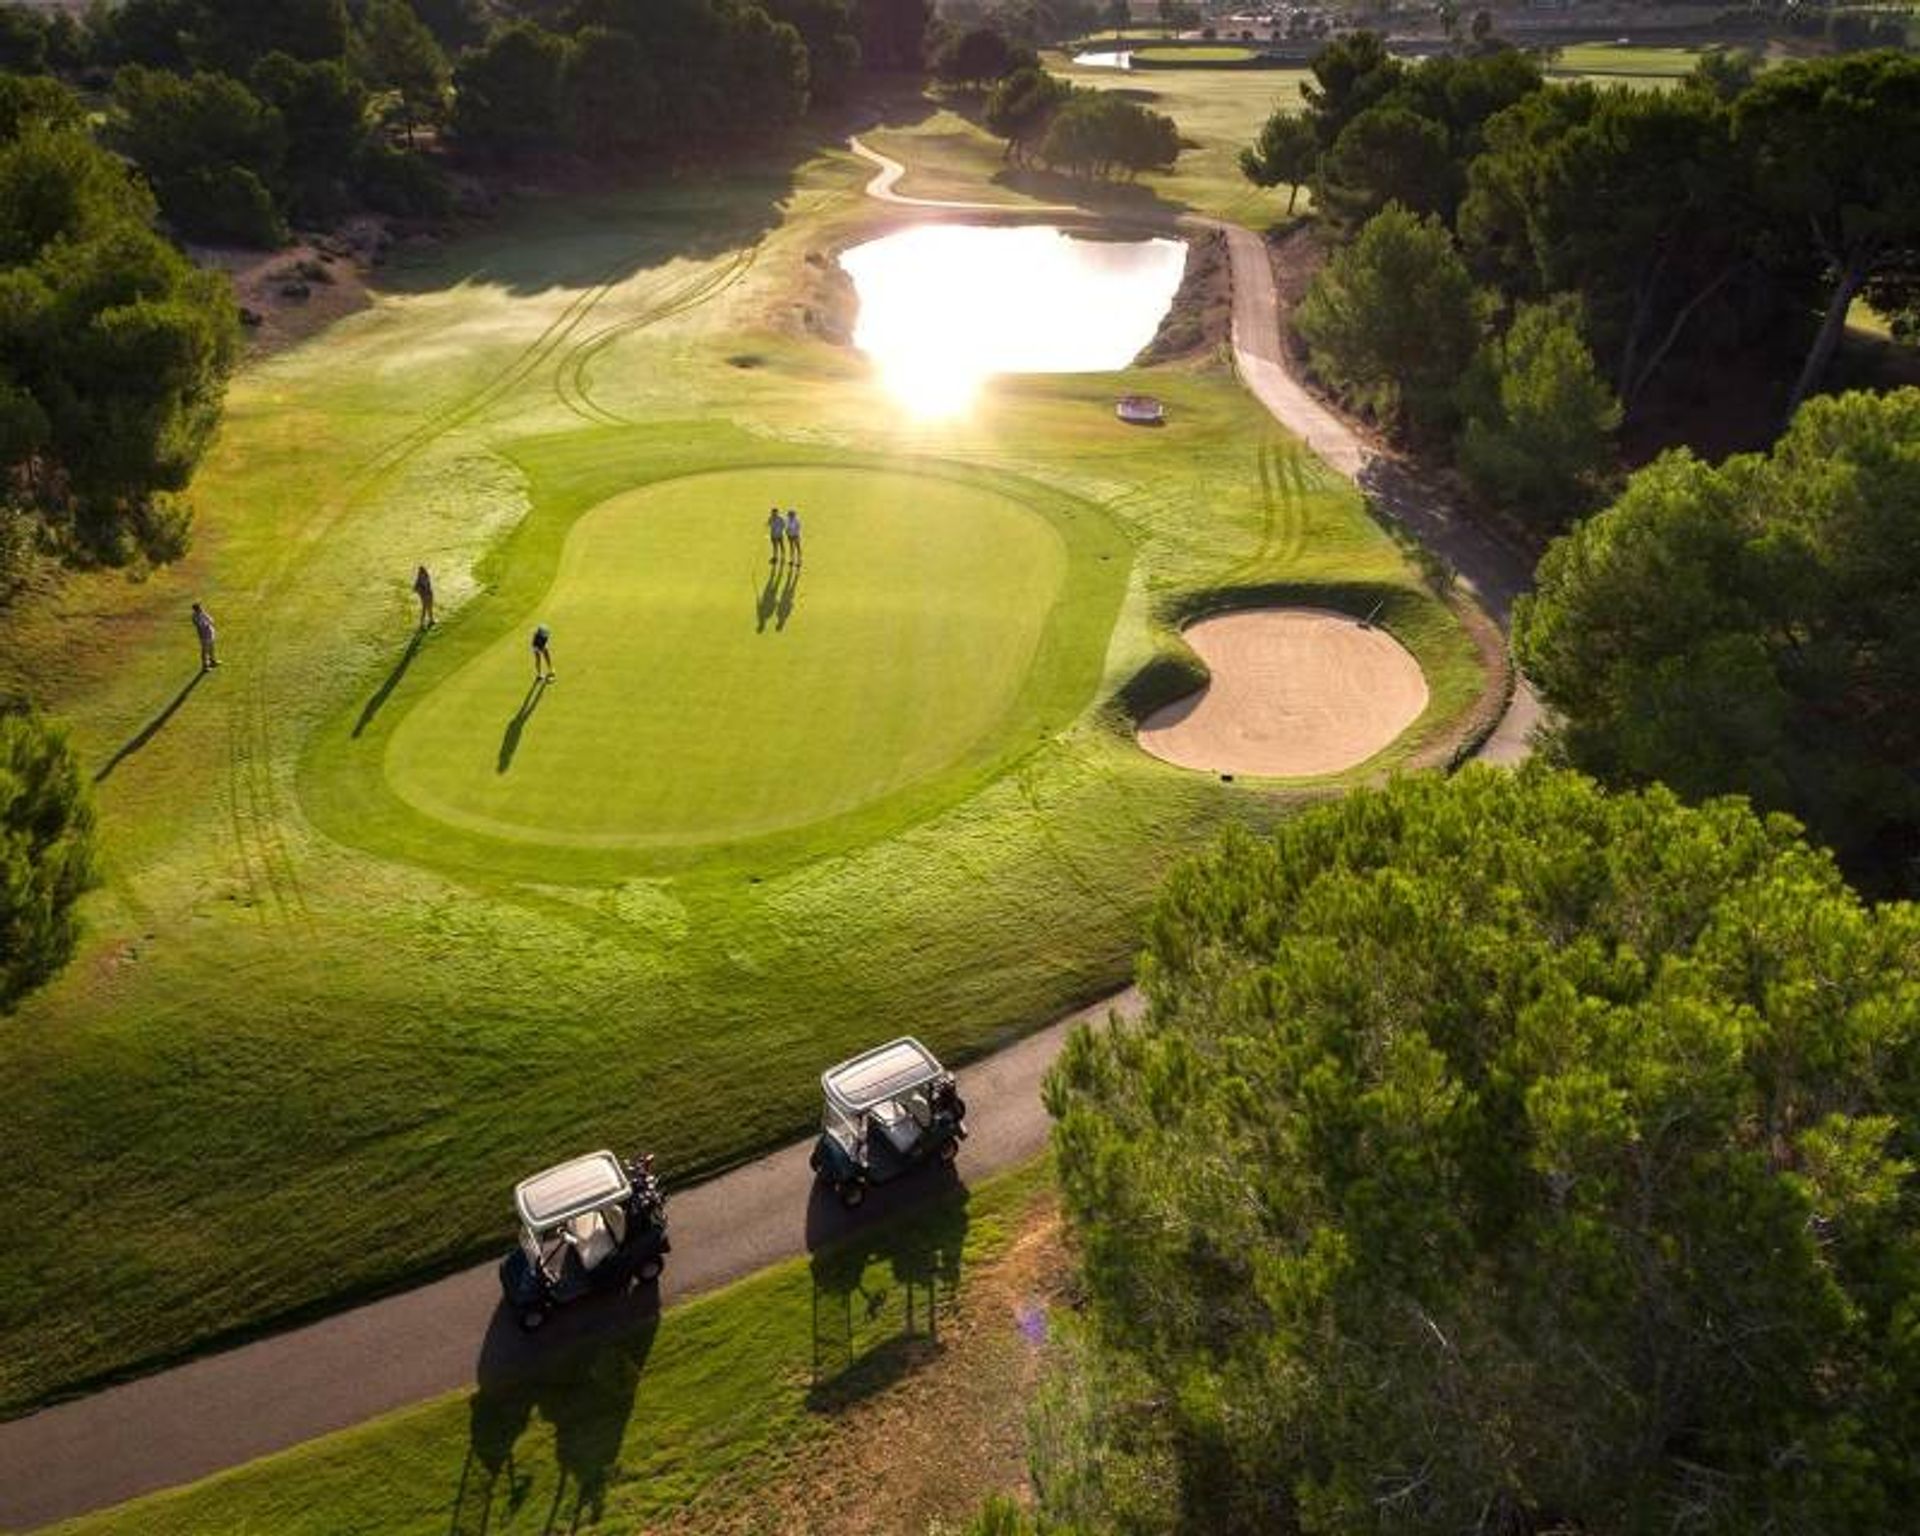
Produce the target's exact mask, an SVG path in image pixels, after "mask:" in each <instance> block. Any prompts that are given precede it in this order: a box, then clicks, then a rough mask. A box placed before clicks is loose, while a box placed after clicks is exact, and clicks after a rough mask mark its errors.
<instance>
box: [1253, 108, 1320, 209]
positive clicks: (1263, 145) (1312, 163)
mask: <svg viewBox="0 0 1920 1536" xmlns="http://www.w3.org/2000/svg"><path fill="white" fill-rule="evenodd" d="M1319 161H1320V137H1319V135H1318V134H1316V133H1315V132H1314V129H1313V124H1312V123H1311V122H1309V121H1308V120H1307V119H1306V118H1305V117H1303V116H1302V115H1301V114H1300V113H1298V112H1289V111H1287V110H1286V109H1285V108H1281V109H1279V110H1277V111H1275V112H1274V113H1273V114H1272V115H1271V116H1270V117H1268V119H1267V120H1266V122H1265V123H1263V124H1262V125H1261V127H1260V136H1259V137H1258V138H1257V139H1255V140H1254V141H1253V145H1252V147H1251V148H1248V149H1243V150H1241V151H1240V174H1241V175H1242V176H1244V177H1246V178H1247V180H1248V181H1250V182H1252V183H1253V184H1254V185H1255V186H1256V187H1279V186H1284V187H1285V188H1286V189H1287V212H1288V213H1289V214H1291V213H1292V212H1293V205H1294V203H1295V202H1296V201H1298V199H1299V197H1300V189H1301V188H1302V187H1303V186H1305V185H1306V184H1307V183H1308V181H1309V180H1311V179H1312V177H1313V173H1314V168H1315V167H1316V166H1317V165H1318V164H1319Z"/></svg>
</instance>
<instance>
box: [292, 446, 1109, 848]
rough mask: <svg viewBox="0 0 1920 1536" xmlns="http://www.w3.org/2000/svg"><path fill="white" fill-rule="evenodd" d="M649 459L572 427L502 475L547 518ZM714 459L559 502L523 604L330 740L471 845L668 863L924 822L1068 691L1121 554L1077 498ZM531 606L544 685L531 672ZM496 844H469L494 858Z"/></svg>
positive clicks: (953, 476) (1083, 676)
mask: <svg viewBox="0 0 1920 1536" xmlns="http://www.w3.org/2000/svg"><path fill="white" fill-rule="evenodd" d="M648 447H649V435H648V434H646V433H644V432H636V431H632V430H627V431H609V432H603V433H591V432H590V433H577V434H570V435H569V436H568V437H566V438H564V439H562V440H560V441H559V442H556V443H554V444H552V445H551V448H550V450H549V452H548V453H547V455H546V457H545V458H544V459H537V460H536V459H531V458H529V459H523V460H522V462H523V463H534V462H539V463H543V464H545V465H547V466H548V467H547V469H545V470H544V471H543V472H542V474H541V476H540V478H539V480H538V482H537V483H538V484H539V485H540V486H541V487H542V489H543V491H545V492H546V493H545V494H541V495H539V496H538V497H537V498H536V500H537V503H538V504H539V505H540V506H541V507H542V509H543V511H544V512H549V513H551V514H552V515H553V517H554V519H555V520H556V521H560V522H567V521H569V520H568V519H566V518H565V517H564V515H563V514H562V512H561V511H560V510H559V509H571V508H575V507H578V506H580V505H581V503H582V502H585V501H590V500H591V499H592V498H593V497H594V496H595V495H597V494H598V492H599V490H601V489H603V488H604V487H606V486H607V485H608V484H631V483H633V478H632V476H630V475H628V474H625V473H623V472H622V471H623V469H624V467H625V466H626V464H627V463H628V462H630V461H637V466H638V467H636V470H635V473H636V474H638V473H644V466H645V465H646V463H647V449H648ZM727 449H728V450H730V451H722V452H720V453H719V454H718V455H717V457H716V459H715V461H714V463H715V467H714V468H713V469H711V470H709V471H707V472H704V473H701V472H695V473H690V474H684V475H679V476H676V477H674V478H671V479H667V480H663V481H660V482H658V483H656V484H653V485H649V486H646V487H645V488H643V489H639V490H630V491H626V492H624V493H621V494H616V495H614V496H613V497H611V498H610V499H607V500H603V501H598V502H597V503H594V504H593V505H591V506H590V507H588V508H587V509H586V510H584V511H581V512H579V513H578V515H577V516H576V517H575V518H573V519H571V520H570V526H569V527H568V528H567V530H566V532H565V534H564V544H562V545H561V546H560V547H559V549H558V550H557V556H558V562H557V564H558V568H557V570H553V571H552V582H551V585H550V586H548V587H547V588H546V590H545V591H544V592H543V593H541V594H540V595H539V597H538V600H537V601H536V602H535V603H534V604H533V605H532V606H531V607H530V608H528V609H527V610H525V611H524V612H522V613H521V614H519V615H511V614H510V612H509V604H508V602H507V601H506V595H505V593H504V591H503V592H501V593H500V594H498V595H499V596H500V597H501V599H502V600H501V601H500V602H499V603H497V604H495V605H494V606H495V608H496V609H497V610H498V617H499V620H500V622H499V623H496V624H494V625H491V626H487V627H484V628H483V627H482V626H479V625H473V626H469V628H468V631H467V632H464V633H461V634H459V635H457V636H450V637H447V638H449V639H451V640H452V641H453V642H454V643H453V645H452V646H451V647H450V650H449V653H448V654H446V655H437V656H435V657H434V658H433V666H432V671H431V672H429V671H428V664H426V663H416V664H415V665H416V668H417V669H418V670H419V671H420V672H421V674H422V675H421V676H420V677H419V679H418V680H417V681H416V683H415V689H416V692H418V693H421V694H422V695H423V696H422V697H421V698H420V701H419V702H418V703H417V704H415V705H414V707H413V708H412V710H411V711H410V712H408V713H407V714H406V715H405V717H404V718H403V719H402V720H401V722H400V723H399V725H398V726H397V728H395V729H394V730H393V732H392V735H391V738H390V739H388V740H384V741H383V740H382V739H381V737H380V734H379V733H378V732H374V731H368V732H365V733H363V734H362V735H361V736H360V737H358V738H354V741H355V744H354V746H353V747H352V749H351V750H353V751H356V752H358V753H359V754H360V755H361V756H362V757H363V758H365V759H370V760H378V761H380V764H381V767H382V769H383V770H384V775H385V777H386V778H387V779H388V780H389V781H390V783H391V785H392V787H393V790H394V792H395V793H396V794H397V795H398V797H399V798H400V799H401V800H402V801H404V802H405V803H406V805H407V807H410V808H411V809H413V810H415V811H419V812H424V813H425V814H426V815H428V816H429V817H431V818H432V819H434V820H436V821H439V822H444V823H447V824H449V825H451V826H454V827H458V828H460V829H462V830H464V831H468V832H471V833H474V834H477V835H478V839H479V841H480V842H481V843H482V844H483V845H484V844H486V843H489V842H491V841H493V840H503V841H505V842H507V843H510V844H532V845H535V846H536V847H538V848H539V849H540V850H541V854H540V858H541V859H543V860H544V859H547V858H550V857H551V852H552V850H554V849H556V848H559V847H566V848H569V849H574V848H577V849H593V850H601V851H604V852H605V853H607V854H609V855H614V854H617V853H618V852H621V851H625V852H628V853H629V854H631V855H634V857H630V858H628V859H627V860H626V861H625V863H626V864H627V865H628V866H629V868H630V869H635V868H637V869H645V868H646V867H647V863H646V861H645V859H644V858H643V857H639V856H640V855H643V854H644V853H645V852H646V851H648V850H662V851H672V852H673V853H675V854H678V855H681V856H682V858H681V862H684V860H685V856H698V855H701V854H704V853H705V852H706V851H707V850H708V849H710V848H712V847H713V846H714V845H716V844H729V843H733V844H739V843H745V842H749V841H756V840H758V839H761V838H765V837H769V836H773V835H777V834H780V833H785V832H792V831H795V830H797V829H801V828H808V829H810V835H818V829H817V828H815V827H814V824H815V823H819V822H824V821H827V820H829V819H831V818H855V817H860V816H862V814H863V813H864V814H865V822H866V824H869V825H870V824H871V823H872V820H873V812H874V810H875V808H876V806H877V805H878V806H882V807H884V808H888V809H890V810H891V812H892V818H893V819H895V820H897V819H899V818H900V817H902V816H910V815H911V814H913V813H916V812H917V813H918V814H921V815H924V814H925V812H926V810H927V809H928V808H930V807H932V806H935V805H937V804H939V803H940V800H941V799H943V798H951V796H952V794H953V793H954V792H955V791H956V790H959V789H964V788H965V787H966V786H967V785H968V784H969V783H971V782H973V781H975V780H977V779H978V778H979V777H980V775H981V774H982V773H983V772H984V771H989V770H990V769H991V767H992V766H993V765H995V764H997V763H999V762H1001V761H1003V760H1004V759H1005V758H1006V757H1007V756H1008V753H1009V751H1010V750H1012V751H1014V752H1016V753H1018V754H1021V755H1024V753H1025V752H1026V750H1027V747H1028V744H1029V742H1030V741H1031V740H1032V739H1033V737H1034V736H1035V735H1036V734H1037V733H1048V734H1050V733H1051V732H1052V731H1054V730H1057V729H1060V728H1061V727H1063V726H1066V725H1068V724H1070V723H1071V722H1072V720H1073V719H1074V717H1075V716H1076V715H1078V714H1079V713H1080V711H1081V710H1082V709H1083V708H1084V707H1085V706H1086V703H1087V701H1088V699H1089V697H1090V696H1091V694H1092V692H1093V689H1094V687H1095V685H1096V684H1097V683H1098V682H1099V679H1100V673H1101V662H1102V657H1103V653H1104V651H1105V646H1106V637H1107V634H1108V632H1109V631H1110V630H1111V628H1112V624H1113V618H1114V614H1115V612H1116V610H1117V609H1118V606H1119V602H1120V599H1121V596H1122V595H1123V593H1124V591H1125V587H1126V577H1127V569H1128V563H1129V562H1128V559H1127V553H1128V549H1127V544H1126V541H1125V540H1124V539H1123V538H1122V537H1121V535H1120V534H1119V532H1118V530H1117V529H1115V528H1114V527H1113V526H1112V525H1111V524H1109V523H1107V522H1106V520H1105V519H1104V518H1103V517H1102V516H1101V515H1100V513H1099V510H1098V509H1097V508H1096V507H1094V506H1092V505H1090V504H1086V503H1074V502H1071V501H1070V500H1068V499H1067V498H1064V497H1060V496H1058V495H1057V494H1055V495H1050V494H1048V493H1046V492H1045V491H1044V490H1043V489H1042V488H1041V487H1039V486H1031V487H1029V488H1027V490H1026V492H1025V494H1024V499H1020V500H1016V499H1015V497H1014V495H1012V494H1009V493H1008V492H1007V491H1006V490H1003V489H1000V488H998V487H997V486H995V485H994V484H993V483H992V482H990V481H988V480H987V479H986V478H985V477H983V476H982V475H981V474H980V473H979V472H978V471H950V472H948V473H947V474H939V473H933V472H926V473H913V474H909V473H903V472H901V471H898V470H893V469H887V468H884V467H870V466H855V465H852V464H844V463H809V462H806V461H805V460H804V459H802V460H801V461H800V462H797V463H796V462H785V463H779V462H776V463H771V464H768V465H766V466H764V467H761V468H745V467H741V466H742V462H743V461H746V462H751V460H752V459H753V458H754V457H756V455H755V453H754V451H753V449H752V448H751V447H750V446H748V445H743V444H739V443H733V444H729V445H727ZM556 460H557V461H558V463H557V464H556V463H555V461H556ZM562 480H565V482H566V484H565V488H564V489H562V488H560V485H559V482H561V481H562ZM549 486H552V487H553V489H551V490H547V489H546V488H547V487H549ZM776 502H777V503H779V504H781V505H783V506H788V505H797V506H799V507H801V508H804V509H805V514H806V518H807V522H808V532H807V550H808V553H809V554H810V555H811V559H810V560H809V561H808V562H807V563H806V564H805V565H804V566H797V565H793V564H791V563H786V564H783V565H781V566H779V567H776V566H774V565H773V564H771V563H770V561H769V558H768V545H767V539H766V535H765V532H764V528H763V520H764V509H765V508H767V507H768V506H769V505H770V504H773V503H776ZM536 522H537V520H536V519H530V520H529V524H530V526H529V527H528V528H527V529H525V530H524V531H523V534H522V536H521V538H520V540H518V541H517V542H516V549H515V558H514V560H513V561H512V562H511V567H510V568H511V569H512V570H513V571H514V572H515V574H516V575H519V576H521V579H520V580H518V581H517V582H516V584H515V585H516V588H517V589H518V590H522V591H528V592H533V591H536V590H537V589H538V586H539V582H540V579H541V577H542V576H543V575H545V574H547V571H548V569H549V567H548V566H547V563H546V562H544V561H541V560H539V559H537V558H536V557H535V555H534V553H533V550H532V549H531V548H529V546H531V545H535V544H538V543H541V542H544V543H545V544H546V545H548V546H552V545H553V544H554V543H555V542H556V541H557V539H558V538H559V537H560V535H559V534H558V533H557V532H554V533H548V531H547V530H545V529H542V528H539V527H537V526H533V525H534V524H535V523H536ZM542 533H548V536H547V537H546V538H545V540H544V541H542V540H541V539H540V537H539V536H540V535H541V534H542ZM1103 555H1104V556H1106V557H1107V558H1105V559H1102V558H1101V557H1102V556H1103ZM1116 557H1117V558H1116ZM522 573H524V574H522ZM535 616H538V619H539V620H540V621H541V622H545V623H547V624H549V625H550V626H551V628H552V630H553V632H554V636H555V639H554V646H555V648H556V659H555V665H556V667H558V666H560V665H562V664H563V663H564V667H565V677H564V683H556V684H554V685H552V686H550V687H534V686H532V685H531V684H530V681H529V675H530V668H531V663H530V659H529V650H528V645H527V632H528V631H529V630H530V629H531V627H532V624H533V622H534V621H535ZM516 619H517V622H515V620H516ZM441 638H442V637H441V636H439V635H437V634H436V635H435V636H434V637H433V643H434V644H435V645H436V646H437V645H438V644H439V642H440V639H441ZM428 689H431V691H430V692H428V691H426V690H428ZM503 722H504V723H503ZM357 728H358V720H357V718H356V720H355V722H354V724H353V725H352V726H350V727H348V728H347V729H348V734H349V736H350V738H351V737H352V732H353V731H354V730H355V729H357ZM383 747H384V757H382V750H381V749H382V748H383ZM333 755H334V754H331V753H329V754H328V756H329V759H331V757H332V756H333ZM371 769H372V762H371V761H369V762H367V763H366V764H365V771H363V772H362V773H361V774H360V775H358V776H357V777H359V778H361V779H365V778H368V777H371V776H372V773H371ZM364 815H365V807H364V805H363V806H360V807H358V808H357V809H356V811H355V813H354V815H353V816H351V817H349V816H343V817H342V818H341V821H342V828H341V835H343V836H349V837H350V836H352V835H353V828H352V826H351V823H352V821H353V820H355V819H357V818H361V817H364ZM851 830H852V828H851V827H848V828H843V829H842V834H841V835H846V833H847V832H850V831H851ZM508 851H509V850H498V849H494V848H491V847H486V846H482V847H481V849H480V850H479V852H480V858H481V861H482V862H485V863H489V864H492V865H493V866H494V867H498V864H499V858H500V856H501V854H503V853H506V852H508ZM511 851H512V852H515V853H517V852H518V850H511ZM736 851H738V850H736ZM522 862H523V863H525V860H524V858H523V859H522ZM526 867H528V868H529V871H530V872H533V865H531V864H527V865H526ZM606 867H608V868H609V870H610V872H612V873H615V874H617V873H619V872H620V861H618V860H617V859H614V860H613V861H611V862H610V863H609V864H608V865H607V866H606Z"/></svg>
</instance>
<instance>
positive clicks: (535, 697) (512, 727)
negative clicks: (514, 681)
mask: <svg viewBox="0 0 1920 1536" xmlns="http://www.w3.org/2000/svg"><path fill="white" fill-rule="evenodd" d="M546 694H547V685H546V683H545V682H543V681H542V680H541V679H539V678H535V679H534V680H533V685H532V686H531V687H530V688H528V689H527V696H526V697H525V698H524V699H522V700H521V701H520V707H519V708H518V709H517V710H515V711H514V714H513V718H512V719H511V720H509V721H508V722H507V729H506V734H505V735H503V736H502V737H501V738H500V756H499V759H498V761H496V762H495V763H494V765H493V771H494V772H495V773H505V772H506V771H507V770H508V769H509V768H511V767H512V766H513V754H514V753H516V752H518V751H519V750H520V737H521V736H522V735H523V734H524V733H525V731H526V729H527V722H528V721H530V720H531V719H533V712H534V711H535V710H536V709H538V708H539V707H540V701H541V700H542V699H543V698H545V697H546Z"/></svg>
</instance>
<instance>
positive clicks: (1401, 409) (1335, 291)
mask: <svg viewBox="0 0 1920 1536" xmlns="http://www.w3.org/2000/svg"><path fill="white" fill-rule="evenodd" d="M1296 324H1297V325H1298V327H1299V330H1300V334H1301V336H1303V337H1304V338H1305V339H1306V342H1307V347H1308V350H1309V353H1310V356H1311V357H1312V361H1313V367H1314V371H1315V372H1316V373H1318V374H1319V375H1320V377H1321V378H1322V379H1323V380H1325V381H1326V383H1327V384H1328V385H1330V386H1331V387H1332V388H1333V389H1334V390H1335V391H1336V392H1337V393H1339V394H1341V395H1343V396H1345V397H1346V398H1347V399H1349V400H1351V401H1352V402H1353V403H1354V404H1355V405H1358V406H1360V407H1361V408H1363V409H1365V410H1367V411H1370V412H1371V413H1372V414H1373V415H1374V416H1375V417H1376V418H1377V419H1378V420H1379V421H1380V422H1381V423H1382V424H1383V425H1385V426H1386V427H1387V428H1388V430H1389V431H1395V432H1403V433H1410V434H1412V435H1414V436H1416V437H1418V436H1423V435H1425V436H1431V435H1433V434H1436V433H1440V432H1445V431H1447V430H1449V429H1450V428H1451V426H1452V422H1453V414H1454V408H1455V407H1454V396H1455V389H1456V386H1457V385H1458V383H1459V380H1460V375H1461V372H1462V370H1463V369H1465V367H1466V366H1467V363H1468V360H1469V359H1470V358H1472V356H1473V353H1474V349H1475V348H1476V347H1477V346H1478V345H1479V341H1480V319H1479V305H1478V302H1477V300H1476V297H1475V295H1474V291H1473V279H1472V278H1471V277H1469V276H1468V275H1467V269H1466V266H1465V264H1464V263H1463V262H1462V261H1461V260H1460V256H1459V253H1458V252H1457V251H1455V250H1454V248H1453V238H1452V236H1450V235H1449V234H1448V233H1447V228H1446V226H1445V225H1444V224H1442V223H1441V222H1440V221H1439V220H1438V219H1437V218H1425V219H1422V218H1418V217H1416V216H1415V215H1414V214H1412V213H1410V212H1408V211H1407V210H1406V209H1405V208H1402V207H1401V206H1400V205H1399V204H1397V203H1390V204H1388V205H1387V207H1386V208H1385V209H1383V210H1382V211H1381V212H1380V213H1378V214H1376V215H1375V216H1374V217H1373V218H1372V219H1370V220H1369V221H1368V222H1367V224H1366V226H1365V227H1364V228H1363V229H1362V230H1361V231H1360V235H1359V238H1358V239H1356V240H1355V241H1354V242H1353V244H1352V245H1350V246H1345V247H1343V248H1342V249H1340V250H1338V251H1335V252H1334V254H1333V256H1332V258H1331V259H1330V260H1329V261H1328V262H1327V264H1326V266H1325V267H1324V268H1323V269H1322V270H1321V271H1320V273H1319V274H1318V275H1317V276H1316V277H1315V278H1314V281H1313V286H1312V287H1311V288H1309V289H1308V290H1307V295H1306V298H1305V299H1304V300H1302V302H1301V305H1300V309H1299V313H1298V317H1297V320H1296Z"/></svg>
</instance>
